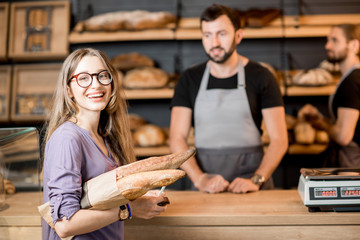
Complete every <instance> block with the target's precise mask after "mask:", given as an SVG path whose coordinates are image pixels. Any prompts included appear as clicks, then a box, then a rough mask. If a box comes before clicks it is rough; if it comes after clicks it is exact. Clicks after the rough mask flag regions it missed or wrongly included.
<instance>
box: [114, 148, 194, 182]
mask: <svg viewBox="0 0 360 240" xmlns="http://www.w3.org/2000/svg"><path fill="white" fill-rule="evenodd" d="M195 153H196V150H195V148H189V149H188V150H187V151H183V152H177V153H173V154H168V155H165V156H161V157H150V158H146V159H144V160H140V161H137V162H134V163H130V164H127V165H124V166H121V167H118V168H117V169H116V178H117V179H118V178H121V177H125V176H127V175H130V174H134V173H139V172H147V171H155V170H162V169H176V168H178V167H180V165H181V164H183V163H184V162H185V161H186V160H188V159H189V158H190V157H191V156H193V155H194V154H195Z"/></svg>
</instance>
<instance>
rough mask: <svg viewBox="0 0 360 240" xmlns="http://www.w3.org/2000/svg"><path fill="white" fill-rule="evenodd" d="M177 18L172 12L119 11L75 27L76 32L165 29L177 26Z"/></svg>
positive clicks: (95, 17)
mask: <svg viewBox="0 0 360 240" xmlns="http://www.w3.org/2000/svg"><path fill="white" fill-rule="evenodd" d="M175 20H176V16H175V15H174V14H172V13H170V12H165V11H160V12H149V11H145V10H134V11H117V12H109V13H104V14H99V15H96V16H93V17H91V18H89V19H86V20H85V21H80V22H78V23H77V24H76V26H75V27H74V31H75V32H83V31H119V30H144V29H153V28H165V27H167V26H168V25H169V24H173V25H174V24H175Z"/></svg>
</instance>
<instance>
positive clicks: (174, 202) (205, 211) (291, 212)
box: [128, 190, 360, 226]
mask: <svg viewBox="0 0 360 240" xmlns="http://www.w3.org/2000/svg"><path fill="white" fill-rule="evenodd" d="M165 192H166V195H167V196H168V197H169V200H170V205H168V208H167V210H166V211H165V212H164V213H162V214H161V215H160V216H158V217H155V218H153V219H151V221H149V220H140V219H133V220H131V221H129V222H128V223H129V224H131V223H136V224H144V225H146V224H157V223H158V224H162V225H203V224H204V222H206V224H207V225H227V226H231V225H242V226H250V225H262V226H266V225H272V226H274V225H324V224H326V225H331V224H334V225H339V224H340V225H342V224H344V225H348V224H356V225H359V224H360V213H356V212H346V213H345V212H342V213H340V212H316V213H310V212H308V208H307V207H305V206H304V204H303V202H302V200H301V198H300V196H299V194H298V192H297V190H263V191H259V192H254V193H248V194H233V193H221V194H207V193H201V192H196V191H165Z"/></svg>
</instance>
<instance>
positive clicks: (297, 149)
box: [135, 144, 327, 157]
mask: <svg viewBox="0 0 360 240" xmlns="http://www.w3.org/2000/svg"><path fill="white" fill-rule="evenodd" d="M326 148H327V145H326V144H311V145H303V144H291V145H290V146H289V148H288V150H287V154H289V155H298V154H304V155H307V154H309V155H310V154H320V153H322V152H323V151H325V150H326ZM264 150H265V151H266V146H264ZM170 153H171V152H170V149H169V146H167V145H164V146H158V147H136V148H135V154H136V156H138V157H150V156H161V155H166V154H170Z"/></svg>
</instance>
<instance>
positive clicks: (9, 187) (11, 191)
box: [4, 179, 16, 194]
mask: <svg viewBox="0 0 360 240" xmlns="http://www.w3.org/2000/svg"><path fill="white" fill-rule="evenodd" d="M4 187H5V193H6V194H14V193H15V192H16V188H15V186H14V184H13V183H12V182H11V181H10V180H8V179H5V180H4Z"/></svg>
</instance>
